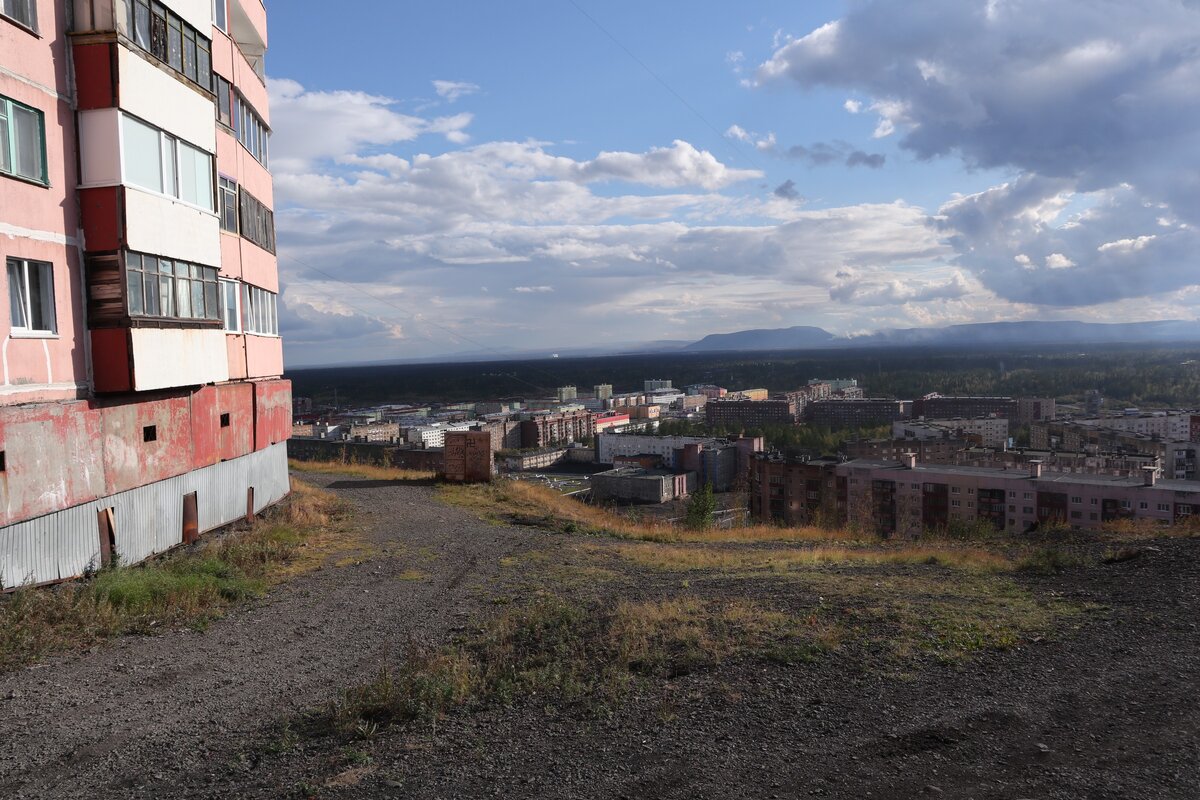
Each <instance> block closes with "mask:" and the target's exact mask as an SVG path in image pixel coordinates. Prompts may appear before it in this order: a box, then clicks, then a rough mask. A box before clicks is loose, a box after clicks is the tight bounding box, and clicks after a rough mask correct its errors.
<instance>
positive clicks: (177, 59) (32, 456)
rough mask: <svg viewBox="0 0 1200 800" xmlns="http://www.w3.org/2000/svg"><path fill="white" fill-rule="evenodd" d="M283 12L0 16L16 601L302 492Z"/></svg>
mask: <svg viewBox="0 0 1200 800" xmlns="http://www.w3.org/2000/svg"><path fill="white" fill-rule="evenodd" d="M266 44H267V34H266V11H265V8H264V6H263V4H262V3H261V2H255V0H217V2H216V3H213V2H211V1H210V0H169V1H168V2H166V3H165V4H164V3H159V2H147V0H103V2H102V1H101V0H74V2H63V3H57V2H50V0H10V1H9V2H5V3H4V4H3V5H2V6H0V234H3V235H0V254H2V255H3V258H4V262H5V273H4V279H5V282H6V291H7V292H8V298H9V303H8V308H9V314H8V316H7V318H6V319H4V320H2V321H0V335H3V337H4V351H5V356H6V357H5V359H4V375H3V381H4V383H3V387H2V388H0V439H2V451H3V453H4V456H3V459H2V461H0V470H3V472H4V477H5V480H4V482H3V490H2V497H0V501H2V505H0V587H3V588H11V587H12V586H15V585H20V584H25V583H35V584H36V583H46V582H51V581H56V580H62V579H66V578H70V577H73V576H76V575H79V574H81V573H83V572H84V571H86V570H87V569H89V568H91V567H96V566H99V565H100V564H101V563H103V562H105V561H106V560H107V559H109V558H111V557H112V556H113V554H118V555H119V556H120V558H121V559H122V561H124V562H126V563H131V562H136V561H139V560H142V559H144V558H146V557H148V556H151V555H153V554H155V553H159V552H162V551H164V550H167V549H169V548H171V547H173V546H175V545H178V544H180V543H183V542H187V541H190V540H192V539H194V538H195V537H197V536H198V535H199V534H200V533H203V532H204V531H206V530H209V529H212V528H216V527H219V526H221V525H224V524H227V523H229V522H231V521H233V520H235V519H238V518H241V517H244V516H246V515H247V513H253V512H256V511H259V510H261V509H262V508H264V507H265V506H267V505H269V504H271V503H273V502H275V501H277V500H278V499H280V498H281V497H283V496H284V495H286V494H287V491H288V477H287V458H286V440H287V438H288V436H289V434H290V429H291V410H292V409H291V387H290V384H289V383H288V382H287V381H283V380H281V379H280V378H281V376H282V374H283V348H282V342H281V341H280V339H279V336H278V314H277V310H276V294H277V292H278V273H277V266H276V259H275V231H274V219H273V214H272V211H271V209H272V206H273V192H272V181H271V174H270V171H269V157H268V152H269V139H270V128H269V119H270V114H269V107H268V102H267V89H266V84H265V81H264V77H263V69H262V59H263V55H264V53H265V51H266Z"/></svg>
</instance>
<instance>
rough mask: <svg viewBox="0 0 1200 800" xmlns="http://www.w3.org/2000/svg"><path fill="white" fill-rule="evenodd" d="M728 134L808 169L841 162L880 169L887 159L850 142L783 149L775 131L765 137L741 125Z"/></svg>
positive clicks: (852, 165) (731, 127)
mask: <svg viewBox="0 0 1200 800" xmlns="http://www.w3.org/2000/svg"><path fill="white" fill-rule="evenodd" d="M725 135H726V136H727V137H729V138H730V139H733V140H735V141H739V142H743V143H745V144H749V145H753V146H754V149H755V150H757V151H758V152H760V153H764V154H766V155H770V156H776V157H778V158H789V159H792V160H795V161H803V162H805V163H807V164H808V165H809V166H814V167H821V166H825V165H826V164H833V163H841V164H844V165H845V166H847V167H860V166H861V167H870V168H871V169H879V168H880V167H882V166H883V165H884V162H885V161H886V160H887V157H886V156H885V155H883V154H882V153H867V152H865V151H863V150H859V149H858V148H856V147H854V145H852V144H850V143H849V142H843V141H841V140H835V141H832V142H817V143H815V144H811V145H799V144H797V145H792V146H791V147H781V146H780V145H779V142H778V141H777V139H776V137H775V134H774V133H773V132H768V133H766V134H758V133H752V132H750V131H748V130H746V129H745V128H743V127H742V126H740V125H730V126H729V128H728V130H726V131H725Z"/></svg>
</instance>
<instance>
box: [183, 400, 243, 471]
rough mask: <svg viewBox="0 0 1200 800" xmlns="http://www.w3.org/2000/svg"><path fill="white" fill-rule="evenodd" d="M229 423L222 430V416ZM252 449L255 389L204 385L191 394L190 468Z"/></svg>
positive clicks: (207, 464) (223, 459)
mask: <svg viewBox="0 0 1200 800" xmlns="http://www.w3.org/2000/svg"><path fill="white" fill-rule="evenodd" d="M225 414H227V415H228V422H229V424H228V425H226V426H224V427H222V425H221V417H222V415H225ZM253 449H254V387H253V386H251V385H250V384H248V383H244V384H239V383H229V384H224V385H221V386H205V387H202V388H200V389H199V390H197V391H196V392H195V393H194V394H193V395H192V466H193V467H195V468H197V469H199V468H200V467H207V466H210V465H212V464H216V463H219V462H221V461H228V460H231V459H234V458H238V457H240V456H244V455H246V454H247V453H250V452H251V451H252V450H253Z"/></svg>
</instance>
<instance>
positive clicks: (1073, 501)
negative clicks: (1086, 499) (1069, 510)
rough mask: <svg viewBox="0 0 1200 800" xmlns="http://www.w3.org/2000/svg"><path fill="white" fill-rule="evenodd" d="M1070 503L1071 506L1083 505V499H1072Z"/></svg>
mask: <svg viewBox="0 0 1200 800" xmlns="http://www.w3.org/2000/svg"><path fill="white" fill-rule="evenodd" d="M1071 503H1072V505H1077V506H1078V505H1083V498H1082V497H1072V498H1071Z"/></svg>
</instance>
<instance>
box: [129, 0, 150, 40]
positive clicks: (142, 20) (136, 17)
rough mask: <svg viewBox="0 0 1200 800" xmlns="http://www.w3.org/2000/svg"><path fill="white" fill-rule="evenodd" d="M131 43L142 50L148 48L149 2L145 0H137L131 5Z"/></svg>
mask: <svg viewBox="0 0 1200 800" xmlns="http://www.w3.org/2000/svg"><path fill="white" fill-rule="evenodd" d="M132 8H133V24H132V25H131V26H130V28H131V29H132V30H133V43H134V44H136V45H137V46H138V47H140V48H142V49H143V50H149V49H150V3H149V2H148V1H147V0H137V2H136V3H135V4H134V5H133V6H132Z"/></svg>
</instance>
